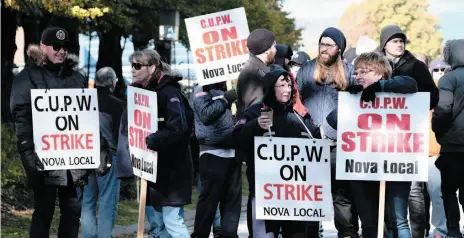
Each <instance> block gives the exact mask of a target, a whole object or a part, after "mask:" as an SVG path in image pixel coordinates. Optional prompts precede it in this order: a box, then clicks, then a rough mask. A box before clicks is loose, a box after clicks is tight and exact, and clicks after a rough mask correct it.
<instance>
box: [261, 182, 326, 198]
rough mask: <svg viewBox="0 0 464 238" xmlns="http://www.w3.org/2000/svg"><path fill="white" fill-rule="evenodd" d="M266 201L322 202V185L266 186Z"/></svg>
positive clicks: (268, 184)
mask: <svg viewBox="0 0 464 238" xmlns="http://www.w3.org/2000/svg"><path fill="white" fill-rule="evenodd" d="M263 188H264V192H265V193H266V196H264V199H265V200H270V199H277V200H291V201H322V197H321V196H322V193H323V192H322V190H323V186H321V185H306V184H305V185H300V184H298V185H295V184H270V183H267V184H264V187H263Z"/></svg>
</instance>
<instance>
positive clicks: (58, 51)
mask: <svg viewBox="0 0 464 238" xmlns="http://www.w3.org/2000/svg"><path fill="white" fill-rule="evenodd" d="M40 49H41V50H42V52H44V54H45V55H46V56H47V59H48V60H49V61H50V62H52V63H53V64H60V63H63V61H64V59H65V58H66V56H67V55H68V48H67V46H66V45H64V44H60V43H53V44H50V45H45V44H42V43H40Z"/></svg>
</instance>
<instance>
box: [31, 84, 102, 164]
mask: <svg viewBox="0 0 464 238" xmlns="http://www.w3.org/2000/svg"><path fill="white" fill-rule="evenodd" d="M31 104H32V126H33V128H34V132H33V134H34V144H35V151H36V152H37V155H38V156H39V158H40V161H42V163H43V164H44V170H67V169H95V168H98V166H99V165H100V123H99V112H98V100H97V90H96V89H51V90H44V89H32V90H31Z"/></svg>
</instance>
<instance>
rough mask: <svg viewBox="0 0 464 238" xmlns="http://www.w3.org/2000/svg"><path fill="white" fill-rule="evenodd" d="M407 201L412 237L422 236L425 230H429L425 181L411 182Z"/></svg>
mask: <svg viewBox="0 0 464 238" xmlns="http://www.w3.org/2000/svg"><path fill="white" fill-rule="evenodd" d="M408 203H409V222H410V224H411V234H412V238H423V237H424V236H425V232H426V231H427V232H428V231H430V197H429V194H428V192H427V184H426V183H424V182H412V185H411V191H410V192H409V199H408Z"/></svg>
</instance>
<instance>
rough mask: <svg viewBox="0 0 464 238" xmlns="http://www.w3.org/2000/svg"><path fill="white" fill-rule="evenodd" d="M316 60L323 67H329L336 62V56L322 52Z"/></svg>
mask: <svg viewBox="0 0 464 238" xmlns="http://www.w3.org/2000/svg"><path fill="white" fill-rule="evenodd" d="M318 59H319V62H321V63H322V64H323V65H324V66H326V67H330V66H332V65H333V64H335V62H337V59H338V54H336V55H331V54H329V53H328V52H325V51H323V52H321V53H319V56H318Z"/></svg>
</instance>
